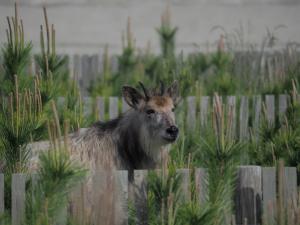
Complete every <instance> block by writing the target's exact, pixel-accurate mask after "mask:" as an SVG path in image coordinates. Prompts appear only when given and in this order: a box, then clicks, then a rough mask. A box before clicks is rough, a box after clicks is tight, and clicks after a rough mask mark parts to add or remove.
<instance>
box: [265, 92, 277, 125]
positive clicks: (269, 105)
mask: <svg viewBox="0 0 300 225" xmlns="http://www.w3.org/2000/svg"><path fill="white" fill-rule="evenodd" d="M266 110H267V115H266V116H267V120H268V122H269V124H270V125H274V123H275V96H274V95H266Z"/></svg>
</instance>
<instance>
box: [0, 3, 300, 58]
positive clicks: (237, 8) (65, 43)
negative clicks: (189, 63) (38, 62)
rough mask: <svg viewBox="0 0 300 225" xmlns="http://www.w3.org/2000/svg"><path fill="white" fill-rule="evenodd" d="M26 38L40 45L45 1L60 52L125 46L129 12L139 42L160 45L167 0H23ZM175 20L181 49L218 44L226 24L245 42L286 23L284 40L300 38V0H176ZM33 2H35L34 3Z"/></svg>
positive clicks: (1, 36)
mask: <svg viewBox="0 0 300 225" xmlns="http://www.w3.org/2000/svg"><path fill="white" fill-rule="evenodd" d="M12 2H13V1H12V0H0V42H2V43H3V41H4V40H5V28H6V19H5V17H6V16H11V15H13V12H14V9H13V7H12V5H13V4H12ZM19 2H21V3H22V4H21V7H20V8H21V9H20V14H21V16H22V18H23V20H24V25H25V32H26V33H25V35H26V39H28V40H32V41H33V43H34V45H35V46H36V48H37V49H38V47H39V26H40V24H42V23H43V14H42V9H41V2H46V4H47V6H48V16H49V19H50V22H51V23H54V24H55V27H56V31H57V44H58V46H59V51H62V52H67V53H74V52H81V53H94V52H99V51H102V50H103V46H104V45H105V44H106V43H108V44H109V45H110V50H111V51H113V52H119V51H120V50H121V33H122V30H125V27H126V20H127V17H128V16H130V17H131V18H132V27H133V28H132V29H133V33H134V37H135V38H136V43H137V46H138V47H145V46H146V43H147V42H148V41H150V42H151V43H152V46H153V48H154V50H156V51H158V49H159V40H158V36H157V34H156V31H155V28H156V27H158V26H159V24H160V16H161V13H162V11H163V10H164V8H165V6H166V1H163V0H148V1H146V0H144V1H142V0H46V1H44V0H19ZM170 2H171V9H172V18H173V20H172V21H173V24H174V25H176V26H178V28H179V31H178V36H177V43H178V50H181V49H183V50H184V51H192V50H194V49H195V46H200V48H202V49H205V48H206V45H207V43H208V42H209V43H211V44H213V43H215V42H216V41H217V40H218V38H219V36H220V34H221V30H220V29H219V30H212V28H213V27H214V26H221V27H223V28H224V29H225V30H226V31H228V32H234V31H235V30H236V29H239V30H243V38H244V40H245V41H249V42H252V43H257V44H259V43H261V42H262V39H263V37H264V36H265V35H266V28H267V27H268V28H269V29H270V30H273V29H274V28H275V27H276V26H278V25H284V26H285V28H282V29H279V30H277V31H274V32H275V35H276V37H277V38H278V45H282V46H283V45H284V44H285V43H287V42H291V41H295V42H300V26H299V24H300V14H299V12H300V4H299V3H300V0H172V1H170ZM29 3H30V4H29Z"/></svg>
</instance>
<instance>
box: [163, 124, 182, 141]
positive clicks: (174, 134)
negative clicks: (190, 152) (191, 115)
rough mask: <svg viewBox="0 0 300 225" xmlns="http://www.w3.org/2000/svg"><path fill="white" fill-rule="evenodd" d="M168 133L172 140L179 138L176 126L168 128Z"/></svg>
mask: <svg viewBox="0 0 300 225" xmlns="http://www.w3.org/2000/svg"><path fill="white" fill-rule="evenodd" d="M166 132H167V134H168V135H169V136H170V138H172V139H174V140H175V139H176V138H177V136H178V133H179V129H178V127H176V126H170V127H169V128H167V130H166Z"/></svg>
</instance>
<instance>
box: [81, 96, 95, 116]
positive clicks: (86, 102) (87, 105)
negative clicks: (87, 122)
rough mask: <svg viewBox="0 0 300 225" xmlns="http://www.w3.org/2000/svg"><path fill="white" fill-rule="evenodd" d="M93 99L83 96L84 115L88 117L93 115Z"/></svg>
mask: <svg viewBox="0 0 300 225" xmlns="http://www.w3.org/2000/svg"><path fill="white" fill-rule="evenodd" d="M92 109H93V99H92V98H91V97H83V116H84V117H88V116H90V115H92V111H93V110H92Z"/></svg>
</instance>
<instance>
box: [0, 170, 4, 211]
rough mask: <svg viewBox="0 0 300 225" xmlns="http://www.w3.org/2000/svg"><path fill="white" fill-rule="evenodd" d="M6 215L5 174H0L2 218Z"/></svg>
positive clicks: (0, 209)
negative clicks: (3, 214)
mask: <svg viewBox="0 0 300 225" xmlns="http://www.w3.org/2000/svg"><path fill="white" fill-rule="evenodd" d="M2 213H4V174H2V173H1V174H0V216H1V214H2Z"/></svg>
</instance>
